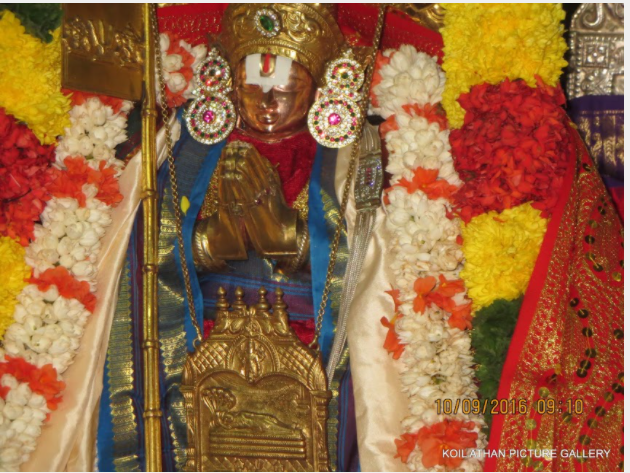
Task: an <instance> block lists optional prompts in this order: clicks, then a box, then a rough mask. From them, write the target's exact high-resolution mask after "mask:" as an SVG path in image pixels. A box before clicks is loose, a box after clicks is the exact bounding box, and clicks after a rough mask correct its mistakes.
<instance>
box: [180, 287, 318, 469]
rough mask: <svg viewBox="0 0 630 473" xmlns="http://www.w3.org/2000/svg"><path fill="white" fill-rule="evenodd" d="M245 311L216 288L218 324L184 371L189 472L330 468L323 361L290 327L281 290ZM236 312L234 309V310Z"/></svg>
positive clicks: (262, 295)
mask: <svg viewBox="0 0 630 473" xmlns="http://www.w3.org/2000/svg"><path fill="white" fill-rule="evenodd" d="M259 296H260V299H259V301H258V303H257V304H255V305H253V306H247V305H246V304H245V303H244V302H243V299H242V297H243V293H242V291H240V290H237V292H236V300H235V302H234V303H233V304H232V305H231V307H230V305H229V303H228V302H227V299H226V296H225V292H224V291H223V290H220V291H219V297H218V303H217V319H216V322H215V327H214V329H213V331H212V333H211V334H210V336H209V337H208V339H206V340H205V341H204V342H202V343H201V344H200V345H199V347H198V348H197V350H196V351H195V352H194V353H192V354H190V355H189V357H188V360H187V362H186V365H185V367H184V376H183V381H182V386H181V390H182V393H183V394H184V399H185V405H186V418H187V421H188V443H189V445H188V450H187V463H186V469H187V470H188V471H328V468H329V467H328V451H327V447H326V429H325V424H326V418H327V408H328V401H329V399H330V393H329V392H328V391H327V390H326V381H325V375H324V370H323V367H322V365H321V361H320V360H319V356H318V355H317V354H316V352H314V351H313V350H311V349H310V348H308V347H306V346H305V345H304V344H302V342H301V341H300V340H299V339H298V338H297V336H296V335H295V333H294V332H293V330H292V329H291V328H290V327H289V325H288V315H287V312H286V305H285V304H284V302H283V300H282V292H281V291H279V290H278V291H277V292H276V301H275V303H274V305H273V311H271V310H270V309H271V306H270V305H269V304H268V302H267V299H266V291H265V290H264V289H261V290H260V291H259ZM230 309H231V310H230Z"/></svg>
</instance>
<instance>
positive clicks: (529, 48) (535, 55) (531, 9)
mask: <svg viewBox="0 0 630 473" xmlns="http://www.w3.org/2000/svg"><path fill="white" fill-rule="evenodd" d="M442 6H443V7H444V8H445V10H446V13H445V17H444V27H443V28H442V29H441V33H442V36H443V38H444V64H443V65H442V68H443V69H444V72H445V73H446V86H445V88H444V94H443V100H442V105H443V107H444V109H445V110H446V114H447V116H448V120H449V124H450V127H451V128H459V127H461V126H462V124H463V123H464V110H462V108H461V107H460V106H459V104H458V103H457V99H458V98H459V96H460V95H461V94H462V93H465V92H468V91H469V90H470V88H471V87H472V86H473V85H477V84H483V83H490V84H498V83H499V82H501V81H503V80H504V79H505V78H506V77H507V78H509V79H512V80H515V79H523V80H525V81H526V82H527V84H528V85H530V86H532V87H535V86H536V76H540V77H541V78H542V80H543V82H545V83H546V84H548V85H552V86H555V85H556V83H557V82H558V79H559V77H560V74H561V73H562V68H563V67H565V66H566V65H567V62H566V61H565V60H564V59H563V56H564V53H565V51H566V50H567V45H566V42H565V41H564V39H563V37H562V33H563V31H564V29H563V26H562V20H563V19H564V17H565V13H564V10H563V9H562V6H561V5H560V4H559V3H493V4H488V3H484V4H478V3H445V4H442Z"/></svg>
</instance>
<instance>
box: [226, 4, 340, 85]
mask: <svg viewBox="0 0 630 473" xmlns="http://www.w3.org/2000/svg"><path fill="white" fill-rule="evenodd" d="M219 39H220V41H221V44H222V45H223V47H224V48H225V51H226V53H227V56H228V60H229V62H230V65H231V66H232V69H233V70H234V68H235V67H236V65H237V64H238V62H239V61H240V60H241V59H243V58H244V57H245V56H247V55H249V54H275V55H278V56H285V57H288V58H291V59H293V60H294V61H297V62H298V63H299V64H302V65H303V66H304V67H306V69H307V70H308V71H309V72H310V73H311V75H312V76H313V78H314V79H315V80H316V81H317V83H318V84H319V85H322V84H323V83H324V72H325V68H326V63H327V62H328V61H330V60H332V59H334V58H336V57H337V56H338V55H339V54H340V52H341V51H342V49H343V47H344V45H345V40H344V37H343V34H342V33H341V30H340V29H339V26H338V25H337V20H336V15H335V7H334V5H333V4H325V3H255V4H247V3H240V4H239V3H232V4H230V5H229V6H228V7H227V9H226V10H225V14H224V16H223V31H222V33H221V36H220V37H219Z"/></svg>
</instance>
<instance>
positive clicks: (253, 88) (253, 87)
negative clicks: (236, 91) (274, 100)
mask: <svg viewBox="0 0 630 473" xmlns="http://www.w3.org/2000/svg"><path fill="white" fill-rule="evenodd" d="M241 88H242V89H243V90H244V91H245V92H247V93H250V94H253V93H255V92H258V91H259V90H261V87H260V86H259V85H258V84H243V85H242V86H241Z"/></svg>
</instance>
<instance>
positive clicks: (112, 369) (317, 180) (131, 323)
mask: <svg viewBox="0 0 630 473" xmlns="http://www.w3.org/2000/svg"><path fill="white" fill-rule="evenodd" d="M180 119H181V116H180ZM224 144H225V143H224V142H221V143H218V144H216V145H213V146H206V145H203V144H201V143H199V142H197V141H195V140H194V139H193V138H192V137H191V136H190V134H189V133H188V132H187V130H186V127H185V126H182V137H181V138H180V140H179V141H178V142H177V143H176V144H175V146H174V150H173V151H174V156H175V157H176V170H177V173H176V174H177V183H178V187H179V193H180V198H181V197H183V196H186V197H187V198H188V200H189V202H190V207H189V209H188V210H187V213H186V216H185V217H184V220H183V225H182V232H183V235H184V241H186V242H190V241H191V239H192V232H193V227H194V223H195V220H196V217H197V214H198V213H199V210H200V209H201V206H202V203H203V200H204V197H205V195H206V190H207V188H208V185H209V182H210V178H211V177H212V174H213V172H214V170H215V168H216V165H217V162H218V160H219V158H220V156H221V151H222V150H223V147H224ZM281 145H282V144H281V143H280V144H279V146H281ZM336 159H337V152H336V150H331V149H327V148H322V147H318V149H317V154H316V157H315V161H314V163H313V168H312V173H311V178H310V182H309V219H308V228H309V232H310V238H311V250H310V268H311V271H302V272H299V273H298V274H296V275H291V276H285V275H279V274H278V273H276V272H274V266H275V263H274V262H273V261H271V260H266V259H261V258H258V257H257V256H256V255H255V254H254V253H250V254H249V259H248V260H247V261H240V262H229V268H228V270H227V271H226V272H222V273H207V274H199V275H198V274H197V273H196V272H195V271H194V267H193V265H192V249H191V245H190V244H187V245H185V246H186V255H185V260H186V261H184V262H183V264H186V265H188V267H189V269H190V274H191V284H192V289H193V291H192V292H193V300H194V304H195V308H196V314H197V317H198V322H199V325H201V326H203V319H204V318H205V319H214V312H215V297H216V293H217V289H218V288H219V286H222V287H224V288H225V289H226V290H227V292H228V296H229V297H230V296H232V295H233V294H234V290H235V289H236V287H238V286H240V287H242V288H243V290H244V292H245V301H246V302H247V303H250V304H251V303H254V302H255V301H256V300H257V297H258V292H257V291H258V289H259V288H260V287H261V286H263V287H265V288H266V289H267V290H268V291H269V292H270V293H271V292H273V290H275V289H276V288H277V287H279V288H281V289H282V290H283V291H284V293H285V301H286V302H287V304H288V306H289V307H288V310H289V314H290V318H291V319H292V320H306V319H312V318H313V317H314V314H315V313H316V312H317V309H318V308H319V303H320V301H321V296H322V292H323V288H324V284H325V281H326V272H327V266H328V262H329V258H330V245H331V241H332V238H333V235H334V231H335V227H336V222H337V217H338V215H339V204H338V202H337V199H336V196H335V189H334V177H335V167H336ZM168 179H169V176H168V168H167V166H166V165H164V166H162V168H161V169H160V171H159V176H158V187H159V189H158V190H159V192H160V201H159V207H158V208H159V209H160V237H159V251H158V252H159V282H158V285H159V287H158V310H159V337H160V352H161V366H160V384H161V395H162V411H163V419H162V444H163V455H162V458H163V469H164V471H179V470H181V469H182V467H183V464H184V461H185V457H184V453H185V448H186V443H187V439H186V435H187V433H186V419H185V412H184V408H183V398H182V396H181V393H180V392H179V383H180V381H181V374H182V369H183V365H184V362H185V359H186V353H187V351H192V349H193V345H192V343H193V340H194V339H195V337H196V333H195V331H194V327H193V325H192V323H191V320H190V314H189V311H188V304H187V303H186V302H187V301H186V300H185V291H184V286H183V277H182V272H181V264H182V262H181V261H180V258H179V254H178V251H177V242H176V229H175V223H174V217H173V205H174V203H173V199H172V195H171V191H170V185H169V182H168ZM141 236H142V214H141V213H140V214H139V215H138V217H137V221H136V224H135V228H134V232H133V234H132V237H131V241H130V245H129V249H128V252H127V262H126V263H127V264H126V265H125V269H124V271H123V275H122V277H121V282H120V288H119V289H120V290H119V304H118V307H117V311H116V314H115V317H114V326H113V328H112V334H111V336H110V345H109V352H111V353H109V352H108V358H107V363H106V366H105V373H104V380H103V384H104V388H103V394H102V397H101V410H100V418H99V429H98V441H97V446H98V466H99V470H101V471H140V470H144V469H145V460H144V444H143V428H144V425H143V420H142V414H143V410H142V399H143V395H142V394H143V393H142V378H141V374H142V367H141V366H142V365H141V361H142V351H141V346H140V340H141V334H142V326H141V323H142V321H141V318H142V310H141V307H142V274H141V267H142V261H141V260H142V238H141ZM347 254H348V251H347V243H346V237H345V232H344V235H343V237H342V241H341V245H340V250H339V252H338V256H337V264H336V267H335V272H334V275H333V284H332V289H331V297H330V301H329V303H328V305H327V308H326V312H325V315H324V323H323V327H322V331H321V333H320V337H319V343H320V346H321V347H322V354H323V357H324V363H326V360H327V358H328V355H329V352H330V348H331V346H332V339H333V338H334V331H335V325H336V318H337V313H338V309H339V304H340V295H341V281H342V280H343V273H344V271H345V265H346V261H347ZM232 297H233V296H232ZM121 347H123V348H124V349H121ZM110 355H111V356H110ZM329 411H330V418H329V422H328V440H329V456H330V458H331V463H332V465H331V466H332V467H333V468H334V469H336V470H338V471H357V470H358V468H359V464H358V450H357V444H356V423H355V417H354V399H353V395H352V378H351V374H350V370H349V363H348V359H347V356H345V357H342V362H341V363H340V365H339V368H338V370H337V372H336V374H335V377H334V378H333V400H332V401H331V405H330V408H329Z"/></svg>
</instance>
